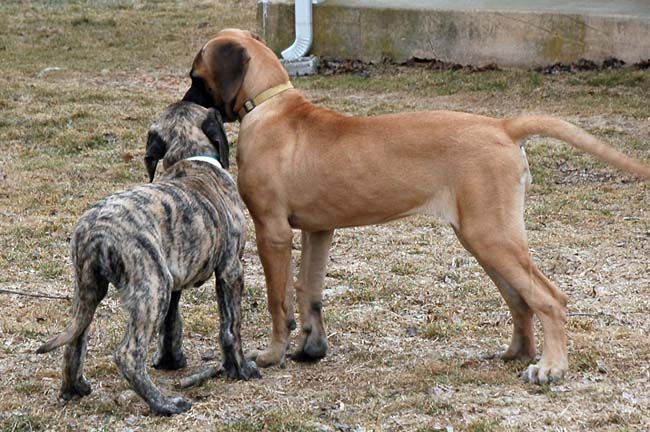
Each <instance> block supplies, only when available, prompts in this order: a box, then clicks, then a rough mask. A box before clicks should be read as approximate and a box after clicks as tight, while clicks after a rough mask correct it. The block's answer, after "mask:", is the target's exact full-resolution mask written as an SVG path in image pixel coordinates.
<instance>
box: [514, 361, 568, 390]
mask: <svg viewBox="0 0 650 432" xmlns="http://www.w3.org/2000/svg"><path fill="white" fill-rule="evenodd" d="M565 371H566V369H562V368H554V367H544V366H539V363H538V364H531V365H529V366H528V368H527V369H526V370H525V371H524V372H523V373H522V374H521V378H522V379H523V380H524V382H527V383H532V384H540V385H544V384H554V383H558V382H560V381H562V378H563V377H564V373H565Z"/></svg>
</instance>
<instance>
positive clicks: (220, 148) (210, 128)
mask: <svg viewBox="0 0 650 432" xmlns="http://www.w3.org/2000/svg"><path fill="white" fill-rule="evenodd" d="M201 130H203V133H204V134H205V136H207V137H208V139H209V140H210V142H211V143H212V145H213V146H214V148H215V149H216V150H217V154H218V155H219V161H220V162H221V166H223V167H224V168H225V169H228V168H229V167H230V162H229V160H228V156H229V151H230V149H229V148H228V137H227V136H226V131H225V130H224V128H223V121H222V120H221V114H219V111H217V110H216V109H215V108H210V109H209V110H208V117H207V118H206V119H205V120H204V121H203V124H202V125H201Z"/></svg>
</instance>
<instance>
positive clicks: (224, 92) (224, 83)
mask: <svg viewBox="0 0 650 432" xmlns="http://www.w3.org/2000/svg"><path fill="white" fill-rule="evenodd" d="M190 78H191V80H192V85H191V87H190V88H189V90H188V91H187V93H185V96H184V97H183V100H184V101H190V102H194V103H197V104H199V105H201V106H204V107H215V108H217V109H218V110H219V112H220V113H221V114H222V115H223V118H224V119H225V121H235V120H237V112H238V111H239V109H241V107H242V105H243V104H244V101H245V100H246V99H249V98H252V97H255V96H256V95H257V94H259V93H260V92H262V91H264V90H266V89H268V88H271V87H273V86H275V85H278V84H281V83H284V82H287V81H288V80H289V76H288V75H287V72H286V71H285V70H284V68H283V67H282V65H281V64H280V62H279V61H278V59H277V57H276V56H275V54H274V53H273V51H271V49H269V47H267V46H266V44H265V43H264V41H262V40H261V39H260V38H258V37H257V36H255V35H254V34H253V33H251V32H249V31H246V30H238V29H226V30H222V31H220V32H219V33H218V34H217V36H216V37H214V38H213V39H211V40H210V41H208V42H207V43H206V44H205V45H204V46H203V48H201V50H200V51H199V53H198V54H197V55H196V57H195V58H194V62H193V64H192V70H191V71H190Z"/></svg>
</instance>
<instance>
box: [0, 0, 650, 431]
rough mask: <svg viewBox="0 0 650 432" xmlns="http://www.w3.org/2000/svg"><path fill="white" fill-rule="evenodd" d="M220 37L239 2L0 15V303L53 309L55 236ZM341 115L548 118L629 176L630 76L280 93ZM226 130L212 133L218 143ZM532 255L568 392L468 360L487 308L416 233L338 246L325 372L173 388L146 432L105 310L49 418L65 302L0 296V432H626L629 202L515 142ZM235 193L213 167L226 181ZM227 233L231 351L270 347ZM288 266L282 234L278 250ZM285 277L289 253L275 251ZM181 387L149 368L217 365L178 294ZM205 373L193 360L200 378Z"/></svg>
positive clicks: (126, 177)
mask: <svg viewBox="0 0 650 432" xmlns="http://www.w3.org/2000/svg"><path fill="white" fill-rule="evenodd" d="M224 27H244V28H251V29H253V28H254V27H255V2H254V1H253V0H222V1H214V2H206V1H197V0H192V1H188V2H172V1H157V2H145V1H138V0H129V1H127V0H117V1H108V0H106V1H102V2H93V3H92V7H90V6H88V3H87V2H84V1H66V2H46V1H41V2H3V5H2V8H1V9H0V36H1V37H0V55H1V56H2V62H1V63H0V68H1V69H0V110H1V115H0V146H1V147H0V148H1V150H2V151H1V152H0V183H1V185H2V186H1V187H0V289H3V290H17V291H23V292H29V293H43V294H49V295H69V294H71V282H72V274H71V268H70V265H69V257H68V238H69V235H70V232H71V230H72V228H73V226H74V223H75V221H76V219H77V218H78V216H79V215H80V214H81V213H82V212H83V211H84V209H86V208H88V207H89V206H90V205H91V204H92V203H94V202H95V201H96V200H97V199H99V198H100V197H103V196H104V195H106V194H108V193H110V192H112V191H117V190H120V189H124V188H128V187H130V186H132V185H134V184H136V183H139V182H142V181H145V179H146V174H145V170H144V167H143V164H142V156H143V154H144V144H145V139H146V130H147V127H148V125H149V123H150V122H151V121H152V120H153V119H154V118H155V116H156V115H157V113H158V112H159V111H160V110H161V109H163V108H164V107H165V106H166V105H167V104H168V103H170V102H172V101H175V100H177V99H178V98H180V97H181V96H182V94H183V92H184V90H185V89H186V88H187V86H188V85H189V82H188V79H187V73H188V71H189V67H190V64H191V61H192V59H193V57H194V55H195V53H196V51H197V50H198V49H199V48H200V46H201V45H202V44H203V42H204V41H206V40H207V39H208V38H209V37H210V36H211V35H212V34H214V33H215V32H216V31H218V30H219V29H221V28H224ZM294 84H295V85H296V87H298V88H301V89H303V90H304V91H305V92H306V94H307V95H308V96H309V98H310V99H312V100H313V101H314V102H316V103H318V104H321V105H325V106H329V107H331V108H333V109H337V110H340V111H343V112H346V113H349V114H362V115H365V114H379V113H385V112H396V111H414V110H424V109H453V110H461V111H469V112H474V113H478V114H485V115H492V116H513V115H517V114H521V113H545V114H553V115H557V116H561V117H563V118H565V119H568V120H570V121H572V122H574V123H576V124H578V125H580V126H582V127H584V128H586V129H587V130H589V131H591V132H592V133H594V134H596V135H597V136H599V137H601V138H602V139H604V140H606V141H607V142H609V143H611V144H612V145H614V146H616V147H618V148H621V149H623V150H624V151H625V152H626V153H628V154H631V155H634V156H637V157H640V158H643V159H646V160H648V159H650V108H648V107H650V73H649V72H648V71H639V70H632V69H625V70H614V71H611V70H605V71H594V72H581V73H577V74H560V75H542V74H539V73H537V72H531V71H517V70H505V71H486V72H480V73H471V72H468V71H464V70H460V71H431V70H427V69H425V68H417V67H405V66H386V65H383V66H377V67H370V68H368V69H367V70H365V71H364V73H361V74H342V75H336V76H318V77H310V78H299V79H296V80H294ZM237 128H238V125H237V124H230V125H228V126H227V130H228V133H229V136H230V138H231V139H232V141H233V143H234V144H235V145H236V137H237ZM527 149H528V155H529V161H530V164H531V169H532V172H533V177H534V182H535V183H534V186H533V188H532V190H531V191H530V193H529V195H528V200H527V209H526V222H527V226H528V232H529V238H530V244H531V250H532V254H533V256H534V257H535V259H536V261H537V262H538V263H539V264H540V266H541V268H542V269H543V271H544V272H545V273H546V274H547V275H548V276H549V277H550V278H551V279H552V280H554V281H555V282H556V283H557V284H558V285H559V286H560V288H561V289H562V290H564V291H565V292H566V293H567V294H568V295H569V298H570V305H569V313H570V316H569V323H568V329H569V350H570V351H569V352H570V366H571V372H570V373H569V374H568V376H567V378H566V380H565V381H564V382H563V383H561V384H559V385H552V386H546V387H536V386H531V385H527V384H524V383H523V382H521V381H520V380H519V379H518V378H517V374H518V373H519V372H520V371H521V370H523V369H524V368H525V366H526V365H524V364H504V363H502V362H500V361H498V360H484V359H483V356H484V355H485V354H492V353H495V352H497V351H499V350H501V349H503V348H504V347H505V346H506V345H507V343H508V341H509V338H510V331H511V322H510V318H509V314H508V311H507V308H506V306H505V304H504V303H503V301H502V300H501V298H500V297H499V295H498V292H497V290H496V289H495V287H494V286H493V285H492V284H491V282H490V281H489V279H488V277H487V276H486V275H485V274H484V273H483V272H482V270H481V269H480V267H479V266H478V264H477V263H476V262H475V261H474V259H473V258H472V257H471V256H470V255H469V254H468V253H467V252H465V251H464V250H463V249H462V247H461V246H460V245H459V244H458V242H457V241H456V239H455V237H454V234H453V231H452V230H451V229H450V228H448V227H447V226H444V225H441V224H440V223H438V222H437V221H435V220H432V219H428V218H411V219H405V220H401V221H398V222H394V223H390V224H387V225H381V226H372V227H364V228H355V229H346V230H340V231H338V232H337V233H336V234H335V239H334V247H333V250H332V254H331V260H330V264H329V268H328V274H327V280H326V294H327V297H326V300H325V320H326V324H327V328H328V334H329V343H330V352H329V354H328V356H327V357H326V358H325V359H324V360H323V361H321V362H320V363H317V364H307V365H305V364H298V363H295V362H292V361H288V362H287V367H286V368H284V369H281V368H277V367H276V368H270V369H266V370H263V374H264V377H263V378H262V379H261V380H257V381H253V382H232V381H226V380H224V379H221V378H218V379H214V380H212V381H210V382H208V383H206V384H204V385H202V386H200V387H197V388H193V389H189V390H185V391H183V392H182V393H184V394H185V395H186V396H188V397H189V398H191V399H192V401H193V403H194V406H193V409H192V410H191V411H190V412H188V413H186V414H183V415H179V416H176V417H173V418H159V417H153V416H150V415H149V413H148V408H147V406H146V405H145V404H144V402H142V401H141V400H139V399H138V398H134V397H133V395H132V393H131V392H129V391H128V390H129V387H128V385H127V382H126V381H125V380H124V379H123V378H121V377H120V376H119V372H118V370H117V368H116V366H115V365H114V363H113V361H112V351H113V349H114V347H115V345H116V343H117V341H118V340H119V339H120V338H121V336H122V332H123V328H124V316H123V315H122V313H121V311H120V307H119V303H118V302H117V299H116V296H115V293H114V291H113V290H112V289H111V290H110V291H109V295H108V297H107V299H106V300H105V301H104V302H103V303H102V305H101V306H100V308H99V310H98V313H97V314H96V318H95V322H94V324H93V326H92V331H91V339H90V343H89V346H90V348H89V353H88V359H87V363H86V374H87V377H88V378H89V380H90V381H91V383H92V385H93V388H94V391H93V393H92V394H91V395H90V396H88V397H86V398H84V399H82V400H80V401H74V402H70V403H67V404H63V403H61V402H59V401H58V400H57V393H58V388H59V380H60V362H61V355H62V353H61V350H59V351H57V352H54V353H50V354H47V355H43V356H37V355H35V354H33V352H34V350H35V349H36V347H37V346H38V345H39V344H41V343H42V342H43V341H45V340H46V339H47V337H48V336H50V335H52V334H54V333H56V332H59V331H60V330H62V329H63V327H64V325H65V323H66V322H67V320H68V319H69V312H70V302H69V301H67V300H62V299H46V298H30V297H25V296H19V295H14V294H0V310H1V311H2V316H1V317H0V335H2V336H1V337H0V384H1V387H0V430H3V431H5V430H6V431H21V430H88V429H93V430H125V431H126V430H169V431H173V430H234V431H258V430H267V431H299V430H300V431H302V430H314V431H328V430H332V431H334V430H339V431H362V430H366V431H369V430H408V431H415V430H448V429H449V427H452V428H453V429H454V430H468V431H492V430H494V431H496V430H585V431H591V430H612V431H613V430H647V429H649V428H650V415H648V413H649V412H650V390H649V388H650V340H649V339H648V334H650V318H649V316H650V215H649V214H648V211H647V205H648V203H649V202H650V187H649V185H648V184H647V183H643V182H640V181H637V180H635V179H633V178H631V177H630V176H628V175H625V174H621V173H619V172H617V171H614V170H612V169H610V168H608V167H605V166H603V165H601V164H599V163H597V162H595V161H594V160H593V159H591V158H589V157H588V156H585V155H583V154H580V153H578V152H576V151H574V150H572V149H571V148H569V147H568V146H567V145H564V144H562V143H559V142H557V141H553V140H549V139H545V138H534V139H531V140H529V142H528V145H527ZM234 173H236V167H235V168H234ZM252 229H253V227H252V224H250V230H249V239H250V241H249V242H248V245H247V249H246V256H245V264H246V296H245V299H244V309H245V320H244V338H245V339H244V343H245V346H246V347H248V348H251V347H255V346H260V347H261V346H264V345H265V343H266V341H267V336H268V334H269V332H270V316H269V314H268V313H267V311H266V307H265V304H266V303H265V294H264V281H263V275H262V269H261V266H260V263H259V260H258V258H257V251H256V248H255V244H254V241H253V230H252ZM295 244H296V248H299V242H298V236H296V237H295ZM295 254H296V255H295V257H296V259H297V258H298V256H299V251H298V250H296V251H295ZM182 303H183V306H182V313H183V316H184V318H185V323H186V325H185V334H186V339H185V347H186V353H187V355H188V368H187V369H186V370H185V371H180V372H177V373H166V372H159V371H152V376H153V378H154V380H155V381H156V382H158V383H163V384H162V385H163V387H164V388H166V389H168V390H169V391H176V390H175V389H174V382H176V381H177V380H178V379H179V378H181V377H183V376H185V375H187V374H189V373H190V372H192V371H195V370H198V369H201V368H203V367H205V365H206V362H204V361H203V360H202V359H201V358H202V355H203V354H205V353H206V352H207V351H209V350H211V349H215V350H217V352H218V349H217V346H216V343H217V332H218V318H217V317H218V314H217V310H216V301H215V299H214V295H213V290H212V284H211V283H208V284H206V285H205V286H204V287H202V288H199V289H195V290H193V291H189V292H187V293H186V294H184V296H183V301H182ZM214 361H218V359H217V360H212V361H211V362H214Z"/></svg>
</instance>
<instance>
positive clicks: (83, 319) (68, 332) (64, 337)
mask: <svg viewBox="0 0 650 432" xmlns="http://www.w3.org/2000/svg"><path fill="white" fill-rule="evenodd" d="M78 295H79V293H78V292H75V300H74V303H75V304H74V313H73V317H72V322H71V323H70V324H68V326H67V327H66V328H65V330H63V332H62V333H60V334H58V335H57V336H55V337H53V338H52V339H50V340H49V341H47V342H46V343H44V344H43V345H41V346H40V347H39V348H38V349H37V350H36V353H37V354H43V353H46V352H50V351H52V350H53V349H56V348H58V347H60V346H63V345H66V344H69V343H70V342H72V341H73V340H75V339H77V338H78V337H79V336H81V334H82V333H83V332H84V330H86V328H88V326H89V325H90V323H91V321H92V320H93V315H94V312H95V311H94V309H91V308H87V307H80V306H79V303H80V302H79V298H78Z"/></svg>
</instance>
